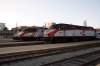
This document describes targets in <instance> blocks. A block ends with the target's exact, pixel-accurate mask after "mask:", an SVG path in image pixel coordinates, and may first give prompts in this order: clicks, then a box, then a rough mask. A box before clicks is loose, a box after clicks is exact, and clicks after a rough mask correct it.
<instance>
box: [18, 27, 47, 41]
mask: <svg viewBox="0 0 100 66" xmlns="http://www.w3.org/2000/svg"><path fill="white" fill-rule="evenodd" d="M46 29H47V28H41V27H38V28H27V29H25V30H23V31H21V32H20V33H19V34H18V36H19V39H20V40H24V41H28V40H29V41H32V40H38V41H39V40H43V37H44V31H45V30H46Z"/></svg>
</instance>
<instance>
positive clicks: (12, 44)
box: [0, 41, 44, 48]
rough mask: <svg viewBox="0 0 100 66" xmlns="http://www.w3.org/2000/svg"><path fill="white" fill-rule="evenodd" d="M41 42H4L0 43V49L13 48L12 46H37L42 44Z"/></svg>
mask: <svg viewBox="0 0 100 66" xmlns="http://www.w3.org/2000/svg"><path fill="white" fill-rule="evenodd" d="M43 43H44V42H43V41H27V42H8V43H7V42H5V43H0V48H4V47H14V46H29V45H39V44H43Z"/></svg>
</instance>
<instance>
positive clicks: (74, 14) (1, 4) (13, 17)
mask: <svg viewBox="0 0 100 66" xmlns="http://www.w3.org/2000/svg"><path fill="white" fill-rule="evenodd" d="M84 20H86V22H87V25H88V26H92V27H94V28H100V0H0V22H2V23H5V24H6V26H7V27H8V28H9V29H11V28H13V27H16V23H17V26H33V25H36V26H43V25H44V23H48V22H56V23H66V24H74V25H83V21H84Z"/></svg>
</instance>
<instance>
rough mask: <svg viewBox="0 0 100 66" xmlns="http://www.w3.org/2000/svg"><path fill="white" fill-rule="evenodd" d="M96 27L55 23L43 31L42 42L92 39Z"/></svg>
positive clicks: (94, 37) (94, 36)
mask: <svg viewBox="0 0 100 66" xmlns="http://www.w3.org/2000/svg"><path fill="white" fill-rule="evenodd" d="M97 36H99V38H100V32H99V35H96V29H94V28H93V27H86V26H78V25H72V24H63V23H62V24H55V25H52V26H51V27H50V28H48V29H47V30H45V32H44V43H58V42H67V41H80V40H94V39H96V37H97Z"/></svg>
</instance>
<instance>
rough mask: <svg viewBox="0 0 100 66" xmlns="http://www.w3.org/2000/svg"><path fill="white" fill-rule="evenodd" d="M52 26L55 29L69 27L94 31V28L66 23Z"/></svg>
mask: <svg viewBox="0 0 100 66" xmlns="http://www.w3.org/2000/svg"><path fill="white" fill-rule="evenodd" d="M52 26H54V27H60V26H65V27H69V28H85V29H94V28H93V27H87V26H79V25H72V24H64V23H59V24H55V25H52Z"/></svg>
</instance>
